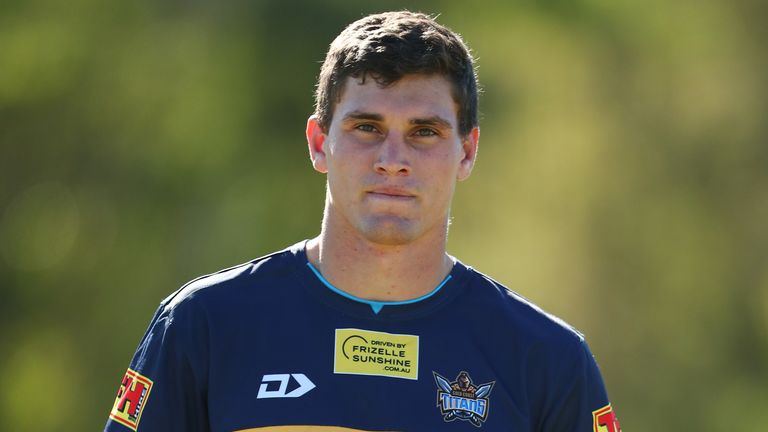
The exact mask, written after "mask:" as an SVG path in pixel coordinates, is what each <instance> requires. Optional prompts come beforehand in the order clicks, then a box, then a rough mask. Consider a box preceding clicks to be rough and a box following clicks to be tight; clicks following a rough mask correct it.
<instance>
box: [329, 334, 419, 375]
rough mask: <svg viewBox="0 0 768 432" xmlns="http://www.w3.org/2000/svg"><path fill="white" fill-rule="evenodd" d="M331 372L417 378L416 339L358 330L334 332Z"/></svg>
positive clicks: (417, 357) (414, 337)
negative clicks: (334, 347)
mask: <svg viewBox="0 0 768 432" xmlns="http://www.w3.org/2000/svg"><path fill="white" fill-rule="evenodd" d="M333 372H334V373H337V374H351V375H378V376H385V377H393V378H405V379H412V380H415V379H418V378H419V337H418V336H415V335H405V334H393V333H383V332H376V331H369V330H360V329H336V349H335V352H334V359H333Z"/></svg>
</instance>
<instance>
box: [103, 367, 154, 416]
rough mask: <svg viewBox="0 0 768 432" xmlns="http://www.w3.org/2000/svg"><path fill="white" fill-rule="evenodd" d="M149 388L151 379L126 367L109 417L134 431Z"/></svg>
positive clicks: (147, 397)
mask: <svg viewBox="0 0 768 432" xmlns="http://www.w3.org/2000/svg"><path fill="white" fill-rule="evenodd" d="M150 390H152V380H151V379H149V378H147V377H145V376H143V375H141V374H140V373H138V372H136V371H134V370H131V369H128V371H127V372H126V373H125V376H123V381H122V383H121V384H120V388H119V389H118V390H117V397H116V398H115V405H114V406H113V407H112V411H111V412H110V413H109V418H111V419H112V420H114V421H116V422H118V423H120V424H123V425H125V426H128V427H129V428H131V429H133V430H134V431H135V430H136V429H137V428H138V427H139V421H140V420H141V412H142V411H144V407H145V406H146V405H147V400H148V399H149V391H150Z"/></svg>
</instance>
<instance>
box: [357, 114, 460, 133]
mask: <svg viewBox="0 0 768 432" xmlns="http://www.w3.org/2000/svg"><path fill="white" fill-rule="evenodd" d="M349 120H371V121H378V122H380V121H384V116H382V115H381V114H376V113H369V112H364V111H351V112H349V113H347V114H346V115H345V116H344V118H343V119H342V121H349ZM409 123H410V124H412V125H418V126H437V127H440V128H444V129H453V125H451V122H449V121H448V120H446V119H444V118H442V117H440V116H437V115H435V116H431V117H425V118H415V119H411V120H410V121H409Z"/></svg>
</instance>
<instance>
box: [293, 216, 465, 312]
mask: <svg viewBox="0 0 768 432" xmlns="http://www.w3.org/2000/svg"><path fill="white" fill-rule="evenodd" d="M434 231H435V233H426V234H425V235H423V236H422V237H420V238H418V239H415V240H413V241H411V242H409V243H407V244H403V245H382V244H377V243H374V242H371V241H369V240H367V239H365V238H363V237H362V236H360V235H359V233H357V232H356V231H355V230H353V229H349V228H345V227H343V226H337V225H335V224H332V223H328V220H327V218H326V219H325V220H324V221H323V229H322V231H321V233H320V235H319V236H318V237H316V238H314V239H312V240H310V241H309V242H308V243H307V258H308V259H309V261H310V263H312V265H313V266H315V268H317V269H318V270H319V271H320V273H321V274H322V275H323V277H324V278H325V279H326V280H328V282H330V283H331V284H332V285H333V286H335V287H336V288H338V289H340V290H342V291H344V292H347V293H348V294H351V295H354V296H356V297H360V298H364V299H368V300H377V301H403V300H411V299H414V298H417V297H421V296H423V295H425V294H428V293H429V292H431V291H433V290H434V289H435V287H437V286H438V285H439V284H440V282H442V280H443V279H445V277H446V276H447V275H448V274H449V273H450V271H451V268H453V259H452V258H451V257H450V256H449V255H448V254H447V253H446V249H445V248H446V236H447V234H446V232H447V221H446V224H445V225H443V226H441V227H436V229H435V230H434Z"/></svg>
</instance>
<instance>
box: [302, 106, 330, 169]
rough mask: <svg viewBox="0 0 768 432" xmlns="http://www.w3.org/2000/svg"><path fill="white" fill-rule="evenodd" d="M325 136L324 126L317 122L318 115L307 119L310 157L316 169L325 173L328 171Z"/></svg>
mask: <svg viewBox="0 0 768 432" xmlns="http://www.w3.org/2000/svg"><path fill="white" fill-rule="evenodd" d="M325 138H326V135H325V133H324V132H323V128H321V127H320V123H318V122H317V117H316V116H314V115H312V116H310V117H309V119H308V120H307V144H308V145H309V159H310V160H311V161H312V166H313V167H314V168H315V171H317V172H321V173H323V174H325V173H327V172H328V164H327V162H326V159H325Z"/></svg>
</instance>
